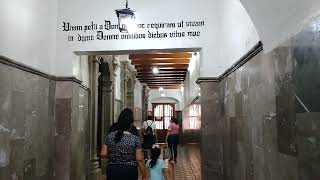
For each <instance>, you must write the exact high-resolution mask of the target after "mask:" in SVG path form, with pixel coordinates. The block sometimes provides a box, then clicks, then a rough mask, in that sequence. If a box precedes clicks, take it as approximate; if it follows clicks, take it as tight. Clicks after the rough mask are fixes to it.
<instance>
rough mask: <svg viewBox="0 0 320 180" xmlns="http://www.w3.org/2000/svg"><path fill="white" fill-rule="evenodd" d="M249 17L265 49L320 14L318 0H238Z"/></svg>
mask: <svg viewBox="0 0 320 180" xmlns="http://www.w3.org/2000/svg"><path fill="white" fill-rule="evenodd" d="M240 1H241V2H242V4H243V6H244V7H245V9H246V10H247V12H248V14H249V16H250V17H251V19H252V21H253V23H254V25H255V27H256V29H257V32H258V34H259V37H260V39H261V40H262V42H263V44H264V49H265V51H270V50H272V49H273V48H275V47H277V46H278V45H280V43H282V42H284V41H285V40H287V39H288V38H290V37H291V36H292V35H294V34H295V33H296V32H298V31H299V30H300V29H301V28H302V27H303V26H305V25H306V24H307V23H308V22H309V21H310V20H311V19H312V18H314V17H316V16H318V15H320V1H319V0H240Z"/></svg>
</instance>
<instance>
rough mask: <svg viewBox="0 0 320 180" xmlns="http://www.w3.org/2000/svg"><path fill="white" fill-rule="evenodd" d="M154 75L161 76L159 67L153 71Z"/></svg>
mask: <svg viewBox="0 0 320 180" xmlns="http://www.w3.org/2000/svg"><path fill="white" fill-rule="evenodd" d="M152 73H153V74H154V75H157V74H159V69H158V68H157V67H154V68H153V69H152Z"/></svg>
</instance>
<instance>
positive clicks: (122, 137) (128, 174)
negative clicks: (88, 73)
mask: <svg viewBox="0 0 320 180" xmlns="http://www.w3.org/2000/svg"><path fill="white" fill-rule="evenodd" d="M133 120H134V119H133V112H132V110H131V109H124V110H123V111H122V112H121V113H120V115H119V118H118V122H117V126H118V127H117V130H116V131H113V132H110V134H108V135H107V136H106V139H105V145H103V147H102V149H101V153H100V154H101V157H105V158H108V167H107V180H122V179H123V180H137V179H138V168H137V166H138V167H139V169H140V171H141V175H142V179H143V180H147V172H146V168H145V165H144V155H143V152H142V149H141V146H140V140H139V138H138V137H137V136H135V135H133V134H131V133H130V132H129V130H130V128H131V126H132V125H133Z"/></svg>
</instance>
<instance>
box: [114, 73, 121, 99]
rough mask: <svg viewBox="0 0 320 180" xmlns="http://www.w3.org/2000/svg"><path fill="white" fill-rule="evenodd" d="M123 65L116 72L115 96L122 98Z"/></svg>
mask: <svg viewBox="0 0 320 180" xmlns="http://www.w3.org/2000/svg"><path fill="white" fill-rule="evenodd" d="M120 75H121V67H119V68H118V69H117V70H116V72H115V76H116V77H115V83H114V85H115V98H116V99H118V100H121V76H120Z"/></svg>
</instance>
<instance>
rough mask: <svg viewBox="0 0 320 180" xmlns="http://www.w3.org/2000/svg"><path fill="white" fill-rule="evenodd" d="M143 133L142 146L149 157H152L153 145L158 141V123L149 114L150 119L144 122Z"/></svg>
mask: <svg viewBox="0 0 320 180" xmlns="http://www.w3.org/2000/svg"><path fill="white" fill-rule="evenodd" d="M142 133H143V144H142V147H143V149H144V150H145V151H146V152H147V157H148V159H150V153H151V147H152V145H153V144H155V143H156V142H157V131H156V123H154V121H153V117H152V116H148V119H147V120H146V121H144V122H143V125H142Z"/></svg>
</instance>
